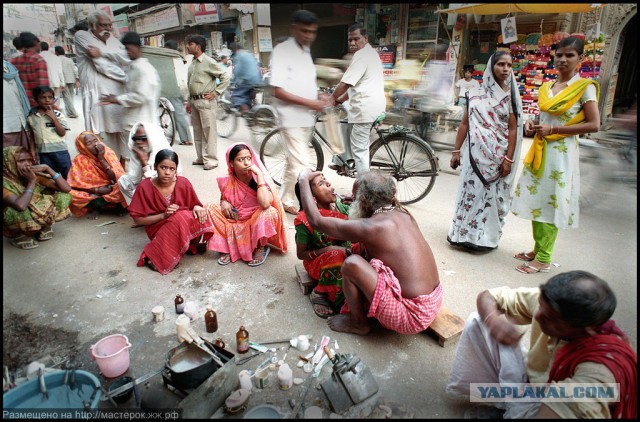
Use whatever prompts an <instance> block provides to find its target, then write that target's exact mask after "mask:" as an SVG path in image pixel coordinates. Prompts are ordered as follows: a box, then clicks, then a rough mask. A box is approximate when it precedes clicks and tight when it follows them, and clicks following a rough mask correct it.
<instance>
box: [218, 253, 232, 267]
mask: <svg viewBox="0 0 640 422" xmlns="http://www.w3.org/2000/svg"><path fill="white" fill-rule="evenodd" d="M230 262H231V255H229V254H228V253H225V254H222V256H220V258H218V264H220V265H227V264H229V263H230Z"/></svg>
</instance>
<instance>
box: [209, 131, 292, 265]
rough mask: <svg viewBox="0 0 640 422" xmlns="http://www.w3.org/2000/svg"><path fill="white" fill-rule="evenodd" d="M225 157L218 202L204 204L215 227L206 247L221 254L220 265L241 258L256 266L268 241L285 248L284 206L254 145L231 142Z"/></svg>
mask: <svg viewBox="0 0 640 422" xmlns="http://www.w3.org/2000/svg"><path fill="white" fill-rule="evenodd" d="M226 158H227V165H228V172H229V175H228V176H224V177H218V179H217V180H218V187H219V188H220V192H221V198H220V204H214V203H209V204H207V205H206V208H207V211H208V213H209V217H210V218H211V221H212V222H213V225H214V226H215V229H216V231H215V234H214V235H213V237H212V238H211V239H210V240H209V246H208V248H209V249H211V250H214V251H217V252H220V253H221V254H222V255H221V256H220V258H219V259H218V264H220V265H227V264H229V263H230V262H235V261H237V260H238V259H242V260H243V261H245V262H247V264H248V265H249V266H251V267H255V266H258V265H261V264H262V263H264V261H265V260H266V259H267V256H268V255H269V252H270V250H271V248H270V247H269V246H267V245H271V246H274V247H276V248H278V249H280V250H281V251H282V252H283V253H284V252H286V251H287V232H286V227H285V226H284V221H285V218H284V217H285V216H284V209H283V208H282V203H281V202H280V199H279V198H278V194H277V191H276V188H275V186H273V185H272V183H271V176H269V173H267V170H266V169H265V167H264V164H262V162H260V159H259V158H258V155H257V154H256V153H255V151H254V150H253V148H251V147H250V146H249V145H247V144H243V143H236V144H233V145H231V146H230V147H229V149H227V154H226Z"/></svg>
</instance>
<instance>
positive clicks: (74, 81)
mask: <svg viewBox="0 0 640 422" xmlns="http://www.w3.org/2000/svg"><path fill="white" fill-rule="evenodd" d="M55 51H56V56H58V57H59V58H60V62H61V63H62V75H63V76H64V88H65V89H64V91H63V92H62V98H63V99H64V107H65V108H66V109H67V116H68V117H70V118H72V119H75V118H77V117H78V112H77V111H76V108H75V106H74V105H73V90H74V89H75V87H77V86H80V83H79V82H78V68H77V67H76V65H75V64H74V63H73V60H71V59H70V58H69V57H67V56H65V55H64V48H62V47H61V46H59V45H57V46H55Z"/></svg>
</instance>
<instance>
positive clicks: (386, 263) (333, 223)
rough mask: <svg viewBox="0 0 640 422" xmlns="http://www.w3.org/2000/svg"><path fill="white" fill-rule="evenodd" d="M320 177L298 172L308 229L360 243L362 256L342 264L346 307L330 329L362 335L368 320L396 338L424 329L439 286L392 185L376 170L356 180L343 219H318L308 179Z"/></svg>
mask: <svg viewBox="0 0 640 422" xmlns="http://www.w3.org/2000/svg"><path fill="white" fill-rule="evenodd" d="M319 174H321V173H320V172H317V171H312V170H310V169H304V170H303V171H302V172H300V175H299V176H298V182H299V183H300V196H301V200H302V204H303V208H304V210H305V212H306V214H307V219H308V220H309V223H310V224H311V226H312V227H313V228H314V229H316V230H319V231H321V232H323V233H326V234H328V235H329V236H332V237H335V238H337V239H344V240H350V241H352V242H361V243H362V244H363V245H364V253H363V256H364V257H363V256H360V255H351V256H349V257H347V259H346V260H345V262H344V264H343V265H342V278H343V282H342V289H343V291H344V295H345V300H346V304H345V306H344V307H343V308H342V310H341V311H340V315H337V316H334V317H330V318H329V319H328V324H329V327H331V329H332V330H334V331H343V332H349V333H355V334H362V335H364V334H367V333H368V332H369V331H370V330H371V327H370V326H369V324H368V322H367V318H368V317H375V318H376V319H377V320H378V321H380V323H381V324H382V326H384V327H385V328H388V329H390V330H393V331H397V332H399V333H402V334H415V333H419V332H421V331H424V330H425V329H427V327H428V326H429V325H430V324H431V323H432V322H433V320H434V319H435V317H436V315H437V314H438V311H439V310H440V305H441V304H442V286H441V284H440V281H439V279H438V268H437V266H436V262H435V259H434V258H433V253H432V252H431V248H430V247H429V244H428V243H427V241H426V240H425V238H424V236H422V233H421V232H420V228H419V227H418V224H417V223H416V221H415V220H414V218H413V216H411V214H409V212H408V211H407V210H406V209H405V208H404V207H402V205H401V204H400V203H399V202H398V200H397V199H396V196H395V195H396V186H395V181H394V180H393V179H392V178H391V177H389V176H387V175H385V174H383V173H380V172H373V171H372V172H365V173H363V174H361V175H359V176H358V178H357V179H356V181H355V183H354V188H353V199H354V201H353V203H352V204H351V208H350V213H349V220H342V219H339V218H331V217H323V216H321V215H320V213H319V212H318V207H317V206H316V204H315V201H314V199H313V195H312V194H311V188H310V186H309V181H310V180H311V179H313V178H314V177H315V176H317V175H319Z"/></svg>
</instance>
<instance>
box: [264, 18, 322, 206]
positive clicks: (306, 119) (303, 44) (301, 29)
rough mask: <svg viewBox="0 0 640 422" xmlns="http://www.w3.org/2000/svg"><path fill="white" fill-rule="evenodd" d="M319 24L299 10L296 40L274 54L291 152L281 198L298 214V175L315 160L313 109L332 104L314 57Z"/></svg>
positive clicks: (280, 108) (277, 89) (284, 132)
mask: <svg viewBox="0 0 640 422" xmlns="http://www.w3.org/2000/svg"><path fill="white" fill-rule="evenodd" d="M317 22H318V18H317V17H316V15H315V14H314V13H312V12H309V11H308V10H296V11H295V12H294V13H293V14H292V15H291V32H292V34H293V37H291V38H289V39H288V40H287V41H284V42H282V43H280V44H278V45H277V46H276V47H275V48H274V49H273V52H272V53H271V81H270V82H271V85H272V86H273V88H274V91H273V95H274V97H275V98H276V100H275V101H274V105H275V107H276V109H277V111H278V118H279V120H280V122H279V123H280V130H281V131H282V135H283V137H284V140H285V143H286V146H287V149H288V150H289V154H288V155H287V164H286V169H285V172H284V177H283V181H282V186H281V188H280V199H281V200H282V204H283V206H284V210H285V211H286V212H288V213H289V214H294V215H297V214H298V208H297V207H296V206H295V205H294V204H295V201H296V195H295V190H294V188H295V184H296V182H297V179H298V173H299V172H300V171H301V170H302V169H303V168H305V167H308V166H309V162H310V161H311V159H310V157H309V155H310V152H309V148H308V146H307V143H308V141H309V140H310V138H311V129H312V127H313V124H314V120H315V119H314V116H313V114H312V113H311V110H315V111H322V109H323V108H324V107H327V106H330V105H331V104H330V101H329V100H328V98H324V97H323V98H319V97H318V85H317V82H316V67H315V65H314V64H313V60H312V58H311V50H310V47H311V44H312V43H313V41H314V40H315V39H316V36H317V34H318V23H317Z"/></svg>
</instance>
